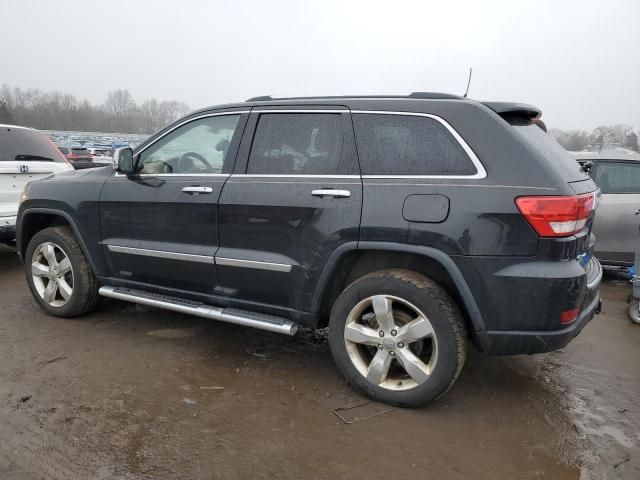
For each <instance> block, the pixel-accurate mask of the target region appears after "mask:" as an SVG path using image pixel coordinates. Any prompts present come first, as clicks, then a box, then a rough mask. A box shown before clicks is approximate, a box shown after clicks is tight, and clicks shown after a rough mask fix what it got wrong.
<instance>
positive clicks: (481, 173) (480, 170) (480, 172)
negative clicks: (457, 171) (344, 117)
mask: <svg viewBox="0 0 640 480" xmlns="http://www.w3.org/2000/svg"><path fill="white" fill-rule="evenodd" d="M351 113H353V114H355V115H357V114H373V115H404V116H411V117H426V118H430V119H432V120H435V121H437V122H438V123H440V124H441V125H442V126H444V127H445V128H446V129H447V131H448V132H449V133H450V134H451V135H452V136H453V138H455V139H456V141H457V142H458V143H459V144H460V146H461V147H462V149H463V150H464V151H465V153H466V154H467V156H468V157H469V159H470V160H471V162H472V163H473V165H474V166H475V167H476V173H474V174H473V175H362V178H363V179H369V178H406V179H418V178H442V179H465V180H474V179H482V178H487V171H486V170H485V168H484V165H482V162H481V161H480V159H479V158H478V157H477V155H476V154H475V152H474V151H473V150H472V149H471V147H470V146H469V145H468V144H467V142H466V141H465V140H464V138H462V136H461V135H460V134H459V133H458V132H457V131H456V129H454V128H453V127H452V126H451V125H450V124H449V122H447V121H446V120H445V119H443V118H442V117H439V116H437V115H433V114H431V113H420V112H397V111H386V110H352V111H351Z"/></svg>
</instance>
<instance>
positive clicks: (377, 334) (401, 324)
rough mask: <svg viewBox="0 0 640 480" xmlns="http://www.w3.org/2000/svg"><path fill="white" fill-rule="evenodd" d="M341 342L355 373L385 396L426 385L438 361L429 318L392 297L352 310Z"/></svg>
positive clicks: (375, 298)
mask: <svg viewBox="0 0 640 480" xmlns="http://www.w3.org/2000/svg"><path fill="white" fill-rule="evenodd" d="M344 342H345V346H346V350H347V354H348V355H349V359H350V360H351V362H352V363H353V365H354V367H355V368H356V369H357V370H358V372H360V374H361V375H363V376H364V377H365V378H366V379H367V380H368V381H369V382H371V383H373V384H374V385H377V386H379V387H382V388H385V389H387V390H394V391H398V390H409V389H412V388H415V387H417V386H418V385H420V384H422V383H424V382H426V381H427V380H428V379H429V377H430V376H431V374H432V373H433V371H434V369H435V366H436V363H437V361H438V341H437V338H436V334H435V331H434V329H433V326H432V325H431V322H430V321H429V319H428V318H427V316H426V315H425V314H424V313H423V312H422V311H421V310H420V309H418V308H417V307H416V306H414V305H413V304H411V303H409V302H407V301H406V300H403V299H401V298H398V297H394V296H390V295H374V296H371V297H368V298H366V299H364V300H362V301H361V302H359V303H358V304H357V305H356V306H355V307H354V308H353V309H352V310H351V312H350V313H349V316H348V317H347V322H346V324H345V328H344Z"/></svg>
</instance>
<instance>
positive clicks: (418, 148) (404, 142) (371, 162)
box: [353, 113, 477, 176]
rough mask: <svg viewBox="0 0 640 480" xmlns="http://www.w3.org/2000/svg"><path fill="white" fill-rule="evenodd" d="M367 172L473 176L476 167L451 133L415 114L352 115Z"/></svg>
mask: <svg viewBox="0 0 640 480" xmlns="http://www.w3.org/2000/svg"><path fill="white" fill-rule="evenodd" d="M353 119H354V125H355V129H356V140H357V144H358V157H359V158H360V166H361V168H362V173H363V174H364V175H437V176H438V175H474V174H476V173H477V169H476V167H475V165H474V164H473V162H472V161H471V159H470V158H469V155H467V153H466V152H465V150H464V149H463V148H462V145H460V143H459V142H458V141H457V140H456V139H455V138H454V137H453V135H452V134H451V132H449V130H448V129H447V128H446V127H445V126H444V125H442V124H441V123H440V122H438V121H437V120H435V119H433V118H429V117H423V116H416V115H388V114H377V113H357V114H354V115H353Z"/></svg>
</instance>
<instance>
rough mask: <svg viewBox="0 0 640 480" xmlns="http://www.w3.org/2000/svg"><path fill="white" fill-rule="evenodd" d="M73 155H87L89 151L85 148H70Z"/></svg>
mask: <svg viewBox="0 0 640 480" xmlns="http://www.w3.org/2000/svg"><path fill="white" fill-rule="evenodd" d="M71 150H72V151H73V153H75V154H76V155H89V150H87V149H86V148H72V149H71Z"/></svg>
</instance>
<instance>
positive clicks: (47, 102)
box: [0, 85, 189, 133]
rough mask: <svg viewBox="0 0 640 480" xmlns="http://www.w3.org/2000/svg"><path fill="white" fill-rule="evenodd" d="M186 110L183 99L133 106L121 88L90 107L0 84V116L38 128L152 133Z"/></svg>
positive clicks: (74, 100)
mask: <svg viewBox="0 0 640 480" xmlns="http://www.w3.org/2000/svg"><path fill="white" fill-rule="evenodd" d="M188 110H189V107H188V106H187V105H186V104H185V103H183V102H178V101H174V100H171V101H161V102H159V101H157V100H156V99H155V98H152V99H149V100H146V101H145V102H143V103H142V105H141V106H140V107H137V106H136V102H135V100H134V99H133V97H132V96H131V94H130V93H129V91H128V90H125V89H119V90H113V91H111V92H109V93H108V95H107V99H106V101H105V102H104V104H103V105H98V106H94V105H91V104H90V103H89V102H88V101H87V100H78V99H77V98H76V97H75V96H73V95H69V94H65V93H63V92H58V91H53V92H43V91H41V90H38V89H21V88H18V87H10V86H8V85H2V86H1V87H0V119H1V120H2V121H3V122H5V123H17V124H20V125H26V126H30V127H35V128H41V129H58V130H80V131H94V132H96V131H102V132H122V133H153V132H154V131H156V130H158V129H160V128H162V127H164V126H165V125H167V124H169V123H171V122H173V121H174V120H176V119H177V118H179V117H181V116H183V115H185V114H186V113H187V112H188Z"/></svg>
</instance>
